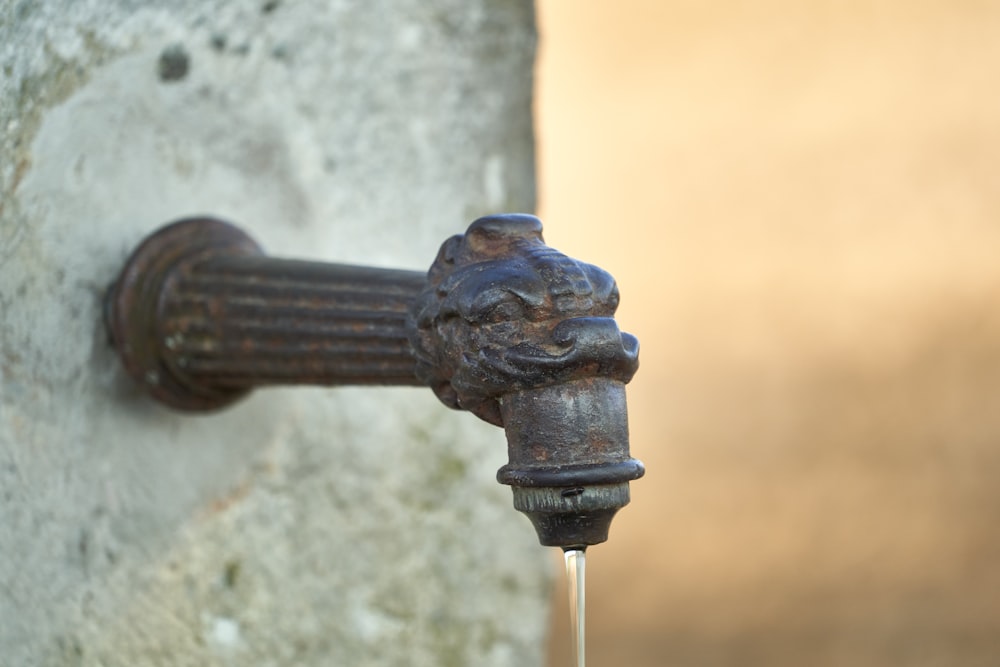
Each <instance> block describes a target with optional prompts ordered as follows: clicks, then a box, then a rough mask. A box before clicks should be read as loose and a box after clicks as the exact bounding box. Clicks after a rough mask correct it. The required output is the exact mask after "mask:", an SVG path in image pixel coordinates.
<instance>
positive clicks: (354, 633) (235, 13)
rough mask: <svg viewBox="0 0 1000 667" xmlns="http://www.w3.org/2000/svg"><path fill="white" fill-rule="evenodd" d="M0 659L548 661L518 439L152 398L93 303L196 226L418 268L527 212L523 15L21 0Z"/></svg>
mask: <svg viewBox="0 0 1000 667" xmlns="http://www.w3.org/2000/svg"><path fill="white" fill-rule="evenodd" d="M0 11H2V12H3V14H2V15H0V313H2V315H0V508H2V509H0V665H3V666H4V667H7V666H11V667H14V666H17V667H30V666H32V665H41V666H48V665H129V666H130V667H131V666H135V667H139V666H142V665H255V666H261V667H263V666H266V665H323V666H328V665H351V666H352V667H356V666H364V665H434V666H442V665H455V666H466V665H510V664H519V665H525V666H527V665H537V664H540V663H541V660H542V643H543V637H544V634H545V629H546V621H547V616H548V609H547V599H548V598H547V593H548V583H549V582H548V576H547V569H546V567H545V565H546V558H547V553H546V551H545V550H543V549H541V548H540V547H538V546H537V543H536V541H535V536H534V531H533V530H532V529H531V527H530V525H529V524H528V522H527V521H526V520H525V519H524V518H522V517H521V516H520V515H519V514H517V513H516V512H515V511H514V510H513V509H512V508H511V506H510V492H509V491H508V490H507V489H506V488H504V487H501V486H499V485H497V484H496V483H495V482H494V480H493V475H494V471H495V469H496V468H497V467H499V466H500V465H502V464H503V463H504V462H505V460H506V456H505V447H504V439H503V433H502V431H500V430H499V429H496V428H493V427H490V426H488V425H486V424H483V423H480V422H478V420H476V419H475V418H474V417H472V416H470V415H467V414H461V413H454V412H450V411H448V410H447V409H445V408H444V407H442V406H441V405H440V404H439V403H438V402H437V401H436V399H435V398H434V397H433V395H432V394H431V392H430V391H424V390H420V389H411V388H387V389H371V388H336V389H311V388H289V389H269V390H261V391H258V392H256V393H255V394H253V395H252V396H251V397H250V398H249V399H247V400H245V401H244V402H242V403H241V404H239V405H238V406H236V407H234V408H231V409H229V410H227V411H224V412H221V413H218V414H213V415H210V416H199V417H192V416H184V415H178V414H176V413H173V412H171V411H169V410H167V409H165V408H162V407H160V406H158V405H154V404H153V403H152V402H151V401H150V400H148V399H146V398H145V397H144V396H142V395H140V394H138V393H137V391H136V390H135V388H134V387H133V386H132V385H131V383H130V382H129V381H128V379H127V378H126V377H125V376H124V374H123V372H122V370H121V368H120V365H119V364H118V362H117V359H116V357H115V356H114V353H113V351H112V350H111V348H110V347H109V345H108V342H107V339H106V335H105V332H104V330H103V327H102V325H101V321H100V320H101V299H102V295H103V291H104V289H105V288H106V286H107V285H108V283H109V282H110V281H111V280H112V279H113V278H114V276H115V274H116V272H117V271H118V269H119V268H120V266H121V264H122V262H123V261H124V259H125V257H126V256H127V254H128V253H129V252H130V250H131V249H132V248H133V247H134V245H135V244H136V243H137V242H138V241H139V240H140V239H141V238H142V237H143V236H145V235H146V234H148V233H149V232H150V231H152V230H153V229H155V228H156V227H158V226H159V225H161V224H163V223H165V222H168V221H170V220H172V219H176V218H178V217H182V216H187V215H192V214H197V213H206V214H213V215H216V216H220V217H223V218H226V219H229V220H231V221H233V222H236V223H238V224H240V225H241V226H243V227H244V228H245V229H246V230H248V231H249V232H250V233H251V234H252V235H253V236H254V237H255V238H256V239H257V240H258V241H259V242H260V243H261V244H262V245H263V246H264V247H265V248H266V249H267V251H268V252H269V253H270V254H274V255H279V256H293V257H301V258H305V259H317V260H327V261H340V262H347V263H360V264H372V265H382V266H395V267H400V268H412V269H424V268H426V267H427V266H428V265H429V264H430V262H431V261H432V260H433V258H434V256H435V254H436V252H437V248H438V245H439V244H440V243H441V242H442V241H443V240H444V239H445V238H447V237H448V236H449V235H451V234H453V233H457V232H461V231H463V230H464V228H465V226H466V224H467V223H468V222H469V221H470V220H472V219H474V218H475V217H477V216H479V215H481V214H485V213H488V212H497V211H506V210H522V211H523V210H531V209H532V207H533V205H534V171H533V159H534V158H533V144H532V131H531V86H532V80H531V72H532V65H533V58H534V46H535V34H534V27H533V9H532V6H531V3H530V2H526V1H505V0H474V1H472V2H468V1H464V0H463V1H459V0H433V1H422V2H417V1H416V0H413V1H406V2H398V1H397V2H388V1H381V0H380V1H374V2H365V3H361V2H346V1H338V0H331V1H329V2H320V1H318V0H315V1H313V0H308V1H307V0H296V1H294V2H293V1H291V0H288V1H284V2H282V1H279V0H267V1H265V0H259V1H257V2H238V1H235V0H213V1H208V2H206V1H203V0H176V1H174V2H171V3H153V2H143V1H139V0H48V1H44V2H31V1H27V0H21V1H20V2H14V1H5V2H4V3H2V9H0Z"/></svg>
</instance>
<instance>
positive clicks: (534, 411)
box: [105, 215, 644, 549]
mask: <svg viewBox="0 0 1000 667" xmlns="http://www.w3.org/2000/svg"><path fill="white" fill-rule="evenodd" d="M617 305H618V289H617V286H616V285H615V282H614V280H613V279H612V278H611V276H610V275H608V274H607V273H606V272H605V271H603V270H601V269H599V268H597V267H595V266H591V265H589V264H584V263H582V262H577V261H576V260H572V259H570V258H568V257H566V256H564V255H562V254H560V253H558V252H557V251H555V250H553V249H552V248H549V247H548V246H546V245H545V244H544V242H543V241H542V235H541V223H540V222H539V221H538V219H537V218H535V217H534V216H529V215H500V216H491V217H487V218H481V219H479V220H477V221H476V222H474V223H473V224H472V225H471V226H470V227H469V229H468V231H467V232H466V234H464V235H457V236H454V237H452V238H451V239H448V240H447V241H446V242H445V243H444V245H443V246H442V247H441V251H440V252H439V254H438V258H437V260H436V261H435V262H434V264H433V265H432V267H431V269H430V271H429V272H428V273H427V274H426V275H425V274H423V273H421V272H415V271H400V270H393V269H376V268H370V267H359V266H345V265H339V264H323V263H318V262H303V261H297V260H288V259H276V258H271V257H267V256H265V255H264V253H263V251H262V250H261V249H260V247H259V246H258V245H257V244H256V243H255V242H254V241H253V240H252V239H251V238H250V237H249V236H247V235H246V234H245V233H243V232H242V231H240V230H239V229H238V228H236V227H234V226H232V225H229V224H228V223H225V222H222V221H219V220H215V219H211V218H192V219H187V220H181V221H179V222H175V223H173V224H171V225H167V226H166V227H163V228H162V229H160V230H159V231H157V232H155V233H154V234H152V235H151V236H150V237H148V238H147V239H146V240H145V241H144V242H143V243H142V244H141V245H140V246H139V247H138V248H137V249H136V251H135V252H134V253H133V254H132V256H131V257H130V258H129V260H128V262H127V263H126V265H125V267H124V269H123V270H122V272H121V275H120V276H119V278H118V280H117V281H116V282H115V283H114V284H113V285H112V286H111V288H110V289H109V291H108V296H107V299H106V310H105V318H106V323H107V327H108V330H109V334H110V337H111V340H112V341H113V344H114V345H115V347H116V348H117V350H118V352H119V355H120V356H121V358H122V361H123V363H124V365H125V368H126V370H127V371H128V373H129V374H130V375H131V376H132V377H133V378H134V379H135V380H136V381H137V382H138V383H139V384H141V385H142V386H143V387H145V389H146V390H147V391H148V392H149V393H150V394H151V395H152V396H154V397H155V398H156V399H158V400H160V401H161V402H163V403H165V404H167V405H169V406H171V407H174V408H178V409H181V410H189V411H204V410H214V409H218V408H221V407H223V406H225V405H228V404H229V403H232V402H233V401H235V400H238V399H239V398H241V397H242V396H244V395H245V394H246V393H247V392H248V391H250V390H251V389H252V388H254V387H257V386H263V385H274V384H319V385H340V384H368V385H379V384H383V385H414V386H419V385H428V386H430V387H431V388H432V389H433V390H434V392H435V393H436V394H437V396H438V397H439V398H440V399H441V400H442V401H443V402H444V403H445V404H446V405H448V406H450V407H452V408H456V409H464V410H468V411H470V412H473V413H474V414H476V415H477V416H478V417H480V418H482V419H484V420H486V421H488V422H490V423H493V424H496V425H498V426H502V427H503V428H504V429H505V431H506V434H507V441H508V455H509V463H508V464H507V465H505V466H504V467H503V468H501V469H500V471H499V472H498V473H497V478H498V480H499V481H500V482H501V483H504V484H508V485H511V486H512V487H513V489H514V505H515V507H516V508H517V509H518V510H520V511H522V512H524V513H525V514H526V515H527V516H528V517H529V518H530V519H531V521H532V523H533V524H534V525H535V528H536V531H537V533H538V537H539V540H540V541H541V543H542V544H546V545H553V546H561V547H563V548H567V549H569V548H584V547H586V546H587V545H590V544H597V543H599V542H603V541H605V540H606V539H607V533H608V527H609V525H610V522H611V518H612V517H613V515H614V513H615V512H616V511H617V510H618V509H619V508H621V507H623V506H624V505H625V504H627V503H628V501H629V487H628V482H629V481H631V480H633V479H637V478H639V477H640V476H642V474H643V471H644V469H643V466H642V464H641V463H640V462H639V461H637V460H635V459H633V458H631V457H630V456H629V447H628V423H627V414H626V407H625V384H626V383H627V382H628V381H629V380H630V379H631V377H632V374H633V373H634V372H635V370H636V368H637V366H638V343H637V341H636V340H635V338H634V337H632V336H630V335H629V334H625V333H622V332H621V331H619V329H618V326H617V324H616V323H615V321H614V319H613V315H614V311H615V309H616V308H617Z"/></svg>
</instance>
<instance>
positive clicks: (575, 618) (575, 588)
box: [563, 549, 587, 667]
mask: <svg viewBox="0 0 1000 667" xmlns="http://www.w3.org/2000/svg"><path fill="white" fill-rule="evenodd" d="M563 556H564V557H565V558H566V583H567V586H566V587H567V588H568V589H569V622H570V629H571V632H572V636H573V655H575V656H576V667H585V665H586V663H587V656H586V651H585V650H584V647H585V641H584V628H585V625H586V624H585V621H586V614H585V613H584V612H585V610H586V597H585V595H584V593H585V589H584V583H585V575H586V572H587V557H586V556H587V552H586V551H584V550H583V549H567V550H566V551H564V552H563Z"/></svg>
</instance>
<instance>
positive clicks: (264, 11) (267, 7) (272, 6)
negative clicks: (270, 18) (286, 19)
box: [260, 0, 281, 14]
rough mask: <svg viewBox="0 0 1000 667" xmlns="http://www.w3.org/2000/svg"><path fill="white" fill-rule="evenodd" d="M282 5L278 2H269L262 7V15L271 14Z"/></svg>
mask: <svg viewBox="0 0 1000 667" xmlns="http://www.w3.org/2000/svg"><path fill="white" fill-rule="evenodd" d="M280 4H281V3H280V2H278V0H267V2H265V3H264V4H263V5H262V6H261V8H260V11H261V13H262V14H270V13H271V12H273V11H274V10H275V9H277V8H278V5H280Z"/></svg>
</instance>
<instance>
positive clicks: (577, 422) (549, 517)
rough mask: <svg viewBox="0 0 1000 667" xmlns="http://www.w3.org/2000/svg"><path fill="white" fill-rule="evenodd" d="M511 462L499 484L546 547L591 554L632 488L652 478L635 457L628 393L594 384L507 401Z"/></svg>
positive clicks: (605, 381) (614, 385) (614, 384)
mask: <svg viewBox="0 0 1000 667" xmlns="http://www.w3.org/2000/svg"><path fill="white" fill-rule="evenodd" d="M501 408H502V411H503V415H504V428H505V430H506V432H507V443H508V454H509V458H510V462H509V463H508V464H507V465H505V466H504V467H502V468H501V469H500V470H499V471H498V472H497V481H499V482H500V483H501V484H508V485H510V486H511V487H513V492H514V508H515V509H517V510H518V511H520V512H522V513H523V514H525V515H526V516H527V517H528V518H529V519H530V520H531V523H532V524H533V525H534V526H535V531H536V532H537V533H538V540H539V542H541V543H542V544H543V545H544V546H554V547H562V548H563V549H572V548H580V549H582V548H586V547H587V546H590V545H592V544H600V543H601V542H605V541H607V539H608V529H609V527H610V526H611V520H612V519H613V518H614V516H615V513H616V512H617V511H618V510H619V509H621V508H622V507H624V506H625V505H627V504H628V502H629V482H630V481H632V480H634V479H638V478H640V477H642V475H643V473H644V472H645V468H644V467H643V465H642V463H641V462H640V461H637V460H636V459H633V458H631V457H630V456H629V451H628V422H627V416H626V408H625V385H624V383H623V382H620V381H616V380H614V379H612V378H587V379H584V380H578V381H574V382H567V383H563V384H557V385H550V386H547V387H542V388H539V389H530V390H525V391H521V392H516V393H513V394H510V395H508V396H505V397H504V398H503V400H502V401H501Z"/></svg>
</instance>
